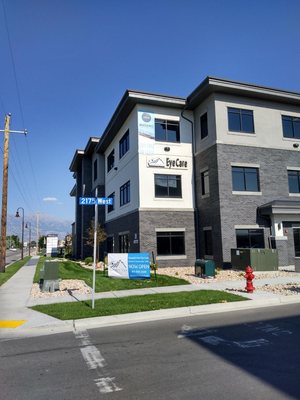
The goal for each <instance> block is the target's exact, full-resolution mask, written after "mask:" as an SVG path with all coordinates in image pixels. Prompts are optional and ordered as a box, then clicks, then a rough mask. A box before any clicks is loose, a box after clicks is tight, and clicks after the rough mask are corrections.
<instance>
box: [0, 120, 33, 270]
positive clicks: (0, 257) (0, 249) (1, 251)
mask: <svg viewBox="0 0 300 400" xmlns="http://www.w3.org/2000/svg"><path fill="white" fill-rule="evenodd" d="M10 117H11V114H6V116H5V126H4V130H0V132H4V149H3V179H2V215H1V246H0V272H5V261H6V226H7V191H8V151H9V134H10V133H23V134H24V135H26V134H27V131H26V130H24V131H11V130H10Z"/></svg>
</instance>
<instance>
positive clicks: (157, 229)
mask: <svg viewBox="0 0 300 400" xmlns="http://www.w3.org/2000/svg"><path fill="white" fill-rule="evenodd" d="M185 231H186V229H185V228H155V232H185Z"/></svg>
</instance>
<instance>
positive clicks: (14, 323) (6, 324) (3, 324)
mask: <svg viewBox="0 0 300 400" xmlns="http://www.w3.org/2000/svg"><path fill="white" fill-rule="evenodd" d="M25 322H26V319H20V320H0V328H18V327H19V326H21V325H23V324H24V323H25Z"/></svg>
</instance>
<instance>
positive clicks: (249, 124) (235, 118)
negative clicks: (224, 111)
mask: <svg viewBox="0 0 300 400" xmlns="http://www.w3.org/2000/svg"><path fill="white" fill-rule="evenodd" d="M228 129H229V130H230V131H232V132H244V133H254V122H253V111H252V110H244V109H241V108H231V107H229V108H228Z"/></svg>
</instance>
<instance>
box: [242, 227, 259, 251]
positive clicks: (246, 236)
mask: <svg viewBox="0 0 300 400" xmlns="http://www.w3.org/2000/svg"><path fill="white" fill-rule="evenodd" d="M236 246H237V248H241V249H245V248H257V249H264V248H265V240H264V231H263V229H237V230H236Z"/></svg>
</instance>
